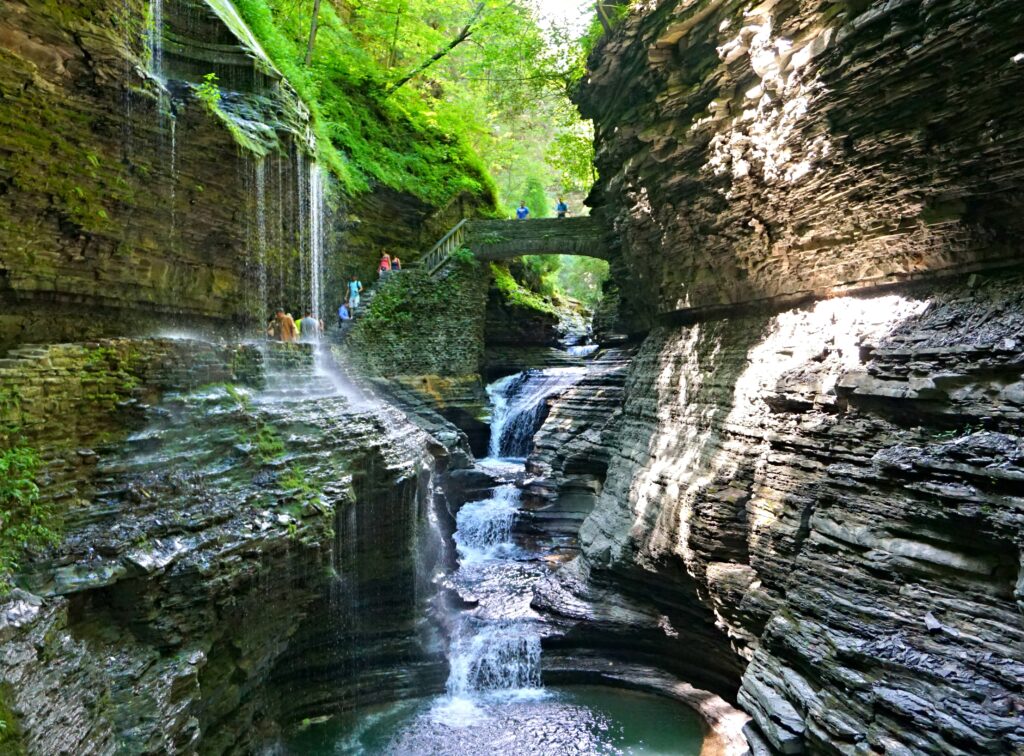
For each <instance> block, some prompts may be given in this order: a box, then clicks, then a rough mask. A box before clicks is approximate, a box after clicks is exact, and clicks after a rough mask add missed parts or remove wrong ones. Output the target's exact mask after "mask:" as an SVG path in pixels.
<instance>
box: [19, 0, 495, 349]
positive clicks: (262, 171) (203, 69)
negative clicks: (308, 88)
mask: <svg viewBox="0 0 1024 756" xmlns="http://www.w3.org/2000/svg"><path fill="white" fill-rule="evenodd" d="M159 5H160V7H161V10H162V13H161V20H162V23H161V24H160V29H159V30H158V29H157V28H156V24H155V19H154V18H153V12H152V10H153V7H155V4H153V3H147V2H145V1H144V0H125V2H122V1H121V0H105V1H98V0H69V1H68V2H63V1H62V2H56V1H55V0H3V2H2V4H0V310H2V311H0V351H4V350H6V349H8V348H10V347H12V346H16V345H18V344H21V343H26V342H28V343H53V342H57V341H76V340H81V339H85V338H99V337H104V336H118V335H152V334H154V333H158V332H162V331H168V330H188V329H205V330H210V329H215V330H218V331H221V332H226V331H231V330H237V329H240V328H245V329H252V328H253V327H254V326H255V324H256V323H257V321H259V320H260V318H261V317H262V315H263V314H264V313H265V311H267V310H268V309H269V308H272V307H278V306H280V307H285V308H286V309H288V310H290V311H292V312H293V314H295V315H296V316H298V315H299V314H300V313H299V312H298V311H299V310H303V309H307V308H308V307H309V305H310V302H311V296H312V292H311V282H310V279H311V276H312V273H311V269H312V259H313V252H312V245H313V241H312V239H313V230H312V229H313V225H314V223H315V219H314V217H313V215H314V213H313V210H312V206H313V205H314V204H315V203H314V200H313V192H314V179H313V176H312V172H314V171H316V170H317V168H316V167H315V165H314V164H313V157H312V156H313V155H314V154H315V146H314V145H312V144H311V143H310V142H309V141H308V136H307V134H308V131H309V129H308V113H307V110H306V107H305V105H304V104H303V103H302V102H301V101H300V100H299V98H298V97H297V95H296V94H295V92H294V91H293V90H292V89H291V87H290V85H289V84H288V83H287V82H286V81H285V80H283V78H282V76H281V74H280V73H279V72H277V71H276V70H275V69H274V67H273V65H272V64H271V63H270V61H269V59H268V58H267V57H266V55H265V54H264V53H263V52H262V51H261V49H260V47H259V43H258V42H257V41H256V40H255V38H254V37H253V36H252V34H251V32H249V30H248V29H247V28H246V27H245V25H244V23H242V21H241V20H240V18H239V17H238V16H237V13H236V12H235V11H234V9H233V7H232V6H231V4H230V3H225V2H215V1H214V0H210V1H209V2H208V1H207V0H161V3H160V4H159ZM151 6H152V7H151ZM156 42H159V46H158V47H155V46H154V45H155V44H156ZM210 73H213V74H215V75H216V76H217V77H218V84H219V87H220V92H221V99H220V103H219V104H218V105H217V107H216V108H213V109H211V108H210V107H208V106H207V105H206V104H204V103H203V102H202V101H201V100H200V99H199V98H197V97H196V92H197V87H198V86H199V85H200V84H201V83H202V82H203V80H204V77H205V76H206V75H207V74H210ZM321 178H322V182H323V184H324V194H325V196H324V200H323V206H324V213H323V219H322V224H323V228H322V237H323V243H324V249H325V258H326V262H325V266H324V268H325V271H324V275H325V282H324V292H323V304H324V305H325V306H326V308H327V309H328V310H332V309H333V308H336V307H337V306H338V304H340V301H341V299H342V297H343V292H344V285H343V282H344V281H345V280H347V278H348V276H349V275H350V274H351V273H358V274H360V275H362V276H364V277H366V276H369V275H370V274H371V272H372V271H373V270H374V269H375V265H376V260H377V259H378V258H379V256H380V250H381V248H389V249H391V250H392V251H394V252H400V253H401V254H402V256H403V257H404V258H405V259H406V260H407V261H411V259H412V258H413V257H414V256H415V254H417V253H419V252H421V251H422V250H424V249H426V248H429V246H430V245H431V244H433V242H434V241H435V240H436V239H437V238H439V237H440V236H441V235H442V234H443V233H444V232H445V231H446V230H447V228H448V227H450V226H451V225H453V224H454V223H455V222H456V220H457V219H459V218H461V217H463V216H464V215H468V214H471V213H472V211H473V208H475V207H476V206H477V205H478V204H479V203H480V202H481V200H480V198H476V197H468V196H460V197H456V198H453V200H452V202H451V204H450V206H449V207H446V208H437V207H432V206H430V205H428V204H426V203H423V202H421V201H419V200H417V199H415V198H413V197H410V196H407V195H404V194H401V193H398V192H395V191H392V190H390V189H388V188H387V187H382V186H380V187H374V189H373V190H372V191H369V192H366V193H363V194H361V195H359V196H357V197H345V196H343V194H342V192H341V190H340V188H339V187H338V186H336V185H334V184H333V182H332V181H331V180H330V178H329V177H328V176H326V175H324V176H322V177H321ZM396 218H398V219H401V222H398V223H396Z"/></svg>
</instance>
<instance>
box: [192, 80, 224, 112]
mask: <svg viewBox="0 0 1024 756" xmlns="http://www.w3.org/2000/svg"><path fill="white" fill-rule="evenodd" d="M196 97H198V98H199V100H200V102H202V103H204V104H205V105H206V106H207V107H208V108H210V109H211V110H217V109H218V108H219V107H220V86H219V85H218V84H217V74H215V73H208V74H206V76H204V77H203V83H202V84H200V85H199V86H198V87H196Z"/></svg>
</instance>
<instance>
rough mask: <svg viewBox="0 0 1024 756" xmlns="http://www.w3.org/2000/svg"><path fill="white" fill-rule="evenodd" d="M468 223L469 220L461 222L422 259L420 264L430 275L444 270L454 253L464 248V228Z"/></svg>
mask: <svg viewBox="0 0 1024 756" xmlns="http://www.w3.org/2000/svg"><path fill="white" fill-rule="evenodd" d="M468 222H469V219H468V218H463V219H462V220H460V221H459V222H458V223H457V224H456V225H455V227H454V228H453V229H452V230H451V231H449V232H448V233H447V234H445V235H444V236H442V237H441V240H440V241H439V242H438V243H437V244H435V245H434V246H433V247H432V248H431V250H430V251H429V252H427V254H425V255H423V257H421V258H420V261H419V264H420V265H421V266H422V267H423V268H425V269H426V271H427V274H428V275H431V276H432V275H434V274H435V273H437V271H439V270H440V269H441V268H443V267H444V266H445V264H447V262H448V260H449V258H450V257H451V256H452V253H453V252H455V251H456V250H457V249H459V247H461V246H462V241H463V237H464V233H463V228H464V227H465V225H466V223H468Z"/></svg>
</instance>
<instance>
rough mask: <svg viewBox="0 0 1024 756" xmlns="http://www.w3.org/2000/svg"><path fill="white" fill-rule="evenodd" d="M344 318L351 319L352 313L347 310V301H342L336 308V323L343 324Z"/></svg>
mask: <svg viewBox="0 0 1024 756" xmlns="http://www.w3.org/2000/svg"><path fill="white" fill-rule="evenodd" d="M346 320H352V313H351V312H349V311H348V302H342V303H341V307H339V308H338V325H340V326H343V325H345V321H346Z"/></svg>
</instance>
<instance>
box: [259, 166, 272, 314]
mask: <svg viewBox="0 0 1024 756" xmlns="http://www.w3.org/2000/svg"><path fill="white" fill-rule="evenodd" d="M255 230H256V233H255V237H256V238H255V242H256V280H257V284H258V294H257V296H259V303H260V304H259V308H258V309H257V312H256V314H257V316H258V317H259V319H260V320H259V322H260V323H261V324H262V323H266V322H267V319H268V318H269V317H270V315H269V313H268V311H267V306H268V305H267V296H268V291H267V167H266V163H265V162H264V161H263V160H260V161H258V162H257V163H256V229H255Z"/></svg>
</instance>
